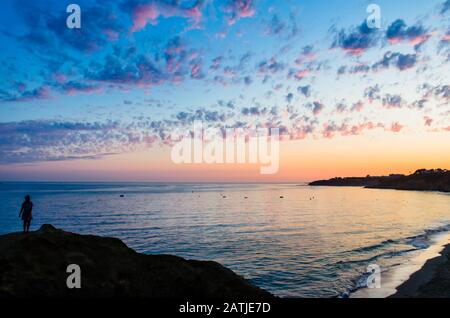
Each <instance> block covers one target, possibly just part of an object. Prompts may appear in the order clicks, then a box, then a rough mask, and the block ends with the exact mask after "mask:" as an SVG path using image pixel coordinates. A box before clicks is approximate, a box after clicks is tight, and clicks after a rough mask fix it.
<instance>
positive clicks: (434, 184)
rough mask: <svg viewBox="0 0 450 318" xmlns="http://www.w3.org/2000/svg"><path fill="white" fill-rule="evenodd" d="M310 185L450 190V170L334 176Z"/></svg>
mask: <svg viewBox="0 0 450 318" xmlns="http://www.w3.org/2000/svg"><path fill="white" fill-rule="evenodd" d="M309 185H311V186H337V187H351V186H357V187H366V188H372V189H395V190H414V191H440V192H450V171H448V170H443V169H433V170H425V169H421V170H417V171H416V172H415V173H414V174H411V175H408V176H405V175H401V174H400V175H398V174H391V175H389V176H382V177H371V176H367V177H356V178H333V179H330V180H320V181H314V182H311V183H310V184H309Z"/></svg>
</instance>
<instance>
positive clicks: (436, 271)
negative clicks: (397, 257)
mask: <svg viewBox="0 0 450 318" xmlns="http://www.w3.org/2000/svg"><path fill="white" fill-rule="evenodd" d="M431 240H432V244H431V245H430V247H428V248H426V249H424V250H422V251H418V253H417V254H416V253H415V255H413V256H412V257H411V258H409V259H408V260H407V261H406V262H405V263H403V264H401V265H399V266H396V267H394V268H392V269H390V270H387V271H385V272H382V273H381V288H379V289H369V288H363V289H360V290H357V291H355V292H354V293H352V294H351V295H350V298H417V297H421V298H422V297H450V294H449V293H448V291H449V290H450V289H448V288H447V289H445V288H444V290H441V289H440V288H439V287H438V286H437V285H440V284H442V283H444V284H445V281H446V284H447V285H450V271H449V270H448V268H450V232H445V233H440V234H437V235H435V236H434V237H432V238H431ZM445 267H446V268H447V271H448V273H446V275H444V276H445V277H444V282H442V281H441V278H438V277H440V276H442V272H443V271H445ZM423 288H427V290H428V291H427V292H426V293H423V292H421V290H422V289H423Z"/></svg>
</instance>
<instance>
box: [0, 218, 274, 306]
mask: <svg viewBox="0 0 450 318" xmlns="http://www.w3.org/2000/svg"><path fill="white" fill-rule="evenodd" d="M69 264H78V265H79V266H80V268H81V288H80V289H69V288H68V287H67V285H66V280H67V277H68V276H69V275H70V273H66V269H67V266H68V265H69ZM0 297H152V298H231V297H232V298H240V299H242V298H244V299H246V298H248V299H258V298H271V297H273V296H272V295H271V294H269V293H268V292H266V291H264V290H262V289H260V288H258V287H255V286H252V285H251V284H249V283H248V282H247V281H246V280H245V279H243V278H242V277H240V276H238V275H236V274H235V273H234V272H232V271H231V270H229V269H227V268H225V267H223V266H222V265H220V264H218V263H216V262H206V261H191V260H189V261H188V260H185V259H183V258H180V257H176V256H170V255H144V254H139V253H137V252H135V251H134V250H132V249H130V248H128V247H127V246H126V245H125V244H124V243H123V242H122V241H120V240H119V239H115V238H106V237H98V236H93V235H78V234H74V233H68V232H64V231H62V230H58V229H55V228H54V227H53V226H51V225H44V226H42V227H41V229H40V230H39V231H36V232H32V233H29V234H22V233H13V234H8V235H3V236H0Z"/></svg>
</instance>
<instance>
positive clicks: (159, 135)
mask: <svg viewBox="0 0 450 318" xmlns="http://www.w3.org/2000/svg"><path fill="white" fill-rule="evenodd" d="M71 3H76V4H78V5H79V6H80V8H81V28H80V29H70V28H68V27H67V25H66V19H67V17H68V16H69V13H67V12H66V7H67V5H69V4H71ZM371 3H375V4H377V5H378V6H379V8H380V10H381V11H380V14H381V15H380V17H381V27H380V28H369V27H368V25H367V22H366V20H367V17H368V16H369V15H370V13H368V12H367V7H368V5H369V4H371ZM0 6H1V10H0V43H1V50H0V57H1V60H0V75H1V79H2V81H1V82H0V180H2V181H13V180H17V181H214V182H216V181H224V182H231V181H239V182H240V181H242V182H253V181H255V182H266V181H267V182H282V181H290V182H301V181H309V180H314V179H319V178H329V177H334V176H361V175H367V174H370V175H381V174H388V173H410V172H414V171H415V170H416V169H419V168H447V169H450V143H449V137H450V104H449V102H450V86H449V85H450V83H449V75H448V74H449V73H450V72H449V71H450V0H428V1H425V0H397V1H386V0H373V1H363V0H352V1H348V0H333V1H330V0H326V1H325V0H322V1H317V0H315V1H312V0H290V1H277V2H274V1H269V0H220V1H219V0H131V1H127V0H111V1H101V0H71V1H64V0H38V1H33V2H30V1H25V0H3V1H2V2H1V4H0ZM195 121H202V122H203V123H204V125H205V126H207V127H222V128H277V129H279V131H280V134H281V143H280V166H279V171H278V173H276V174H273V175H261V174H260V165H258V164H250V163H248V164H183V165H176V164H175V163H174V162H172V160H171V149H172V147H173V145H174V143H175V142H176V137H175V135H176V133H175V132H176V131H180V130H182V131H190V130H191V129H192V127H193V123H194V122H195Z"/></svg>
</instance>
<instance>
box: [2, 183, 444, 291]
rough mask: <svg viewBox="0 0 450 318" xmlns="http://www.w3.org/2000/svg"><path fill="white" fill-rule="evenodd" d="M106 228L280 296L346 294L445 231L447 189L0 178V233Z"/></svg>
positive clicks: (136, 244)
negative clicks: (26, 218) (28, 212)
mask: <svg viewBox="0 0 450 318" xmlns="http://www.w3.org/2000/svg"><path fill="white" fill-rule="evenodd" d="M26 194H29V195H31V198H32V201H33V203H34V211H33V217H34V218H33V222H32V226H31V229H32V230H36V229H38V228H39V227H40V226H41V225H42V224H52V225H54V226H55V227H57V228H62V229H64V230H66V231H71V232H77V233H82V234H95V235H102V236H112V237H117V238H120V239H121V240H123V241H124V242H125V243H126V244H127V245H128V246H130V247H131V248H133V249H135V250H136V251H138V252H141V253H145V254H173V255H177V256H181V257H184V258H187V259H197V260H213V261H217V262H219V263H221V264H222V265H224V266H226V267H228V268H230V269H232V270H233V271H235V272H236V273H238V274H239V275H241V276H243V277H245V278H246V279H248V280H249V281H250V282H251V283H253V284H254V285H257V286H259V287H261V288H264V289H266V290H268V291H270V292H272V293H273V294H275V295H277V296H280V297H294V298H303V297H308V298H319V297H348V296H350V295H352V294H353V293H355V292H357V291H359V290H361V289H364V288H366V285H367V279H368V277H369V276H370V275H371V272H369V271H368V269H373V268H374V267H373V266H374V265H375V266H377V267H378V268H379V269H380V271H381V273H389V272H392V271H393V270H395V269H398V268H399V267H401V266H402V264H405V263H407V262H408V261H409V260H410V259H412V258H414V257H417V255H418V254H420V253H422V252H424V251H426V250H427V249H429V248H431V247H432V246H433V244H435V243H436V242H435V239H434V237H435V236H436V235H439V234H442V233H448V232H449V231H450V194H446V193H438V192H413V191H397V190H378V189H364V188H359V187H312V186H308V185H306V184H231V183H224V184H212V183H42V182H39V183H38V182H34V183H24V182H21V183H16V182H3V183H1V184H0V202H1V205H0V234H5V233H10V232H18V231H21V229H22V224H21V220H20V219H19V218H18V214H19V209H20V206H21V203H22V201H23V197H24V196H25V195H26Z"/></svg>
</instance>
